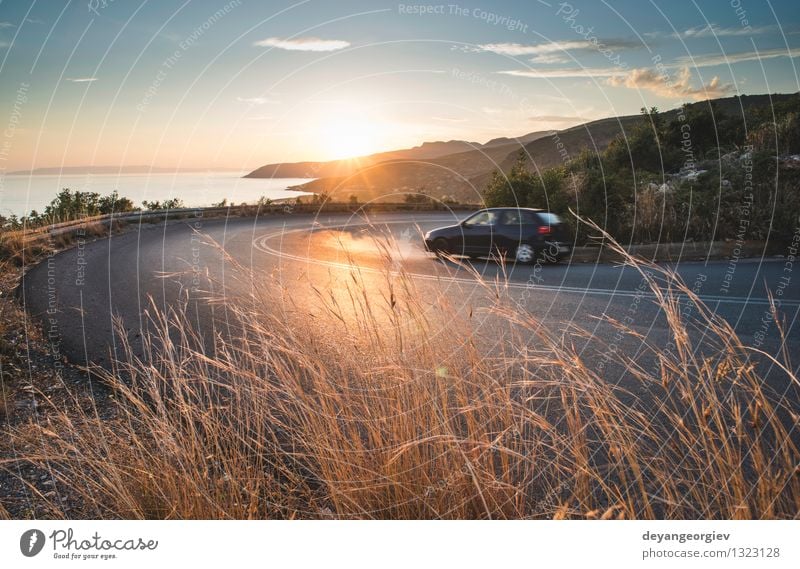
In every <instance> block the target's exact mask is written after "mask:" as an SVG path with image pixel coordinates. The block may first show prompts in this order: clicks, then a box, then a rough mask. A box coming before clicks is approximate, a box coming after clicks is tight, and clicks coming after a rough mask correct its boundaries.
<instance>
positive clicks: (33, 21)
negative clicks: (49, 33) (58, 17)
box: [25, 18, 44, 24]
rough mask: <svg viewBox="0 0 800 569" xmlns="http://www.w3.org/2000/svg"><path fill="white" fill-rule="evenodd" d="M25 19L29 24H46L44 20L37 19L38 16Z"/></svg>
mask: <svg viewBox="0 0 800 569" xmlns="http://www.w3.org/2000/svg"><path fill="white" fill-rule="evenodd" d="M25 21H26V22H28V23H29V24H44V22H43V21H41V20H37V19H36V18H25Z"/></svg>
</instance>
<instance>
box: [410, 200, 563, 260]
mask: <svg viewBox="0 0 800 569" xmlns="http://www.w3.org/2000/svg"><path fill="white" fill-rule="evenodd" d="M425 249H427V250H428V251H431V252H433V253H437V254H447V255H464V256H467V257H471V258H478V257H486V256H490V255H503V256H508V257H512V258H513V259H514V260H516V261H517V262H519V263H532V262H535V261H539V262H558V261H560V260H561V259H562V258H564V257H566V256H568V255H569V253H570V251H572V241H571V239H570V232H569V228H568V227H567V225H566V224H565V223H564V222H563V220H562V219H561V218H560V217H558V216H557V215H555V214H552V213H549V212H546V211H542V210H539V209H531V208H517V207H494V208H489V209H482V210H480V211H478V212H477V213H474V214H473V215H471V216H469V217H468V218H467V219H465V220H464V221H462V222H461V223H459V224H457V225H450V226H448V227H441V228H439V229H434V230H433V231H429V232H428V233H427V234H425Z"/></svg>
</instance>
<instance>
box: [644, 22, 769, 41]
mask: <svg viewBox="0 0 800 569" xmlns="http://www.w3.org/2000/svg"><path fill="white" fill-rule="evenodd" d="M778 31H779V28H778V26H774V25H770V26H734V27H727V28H724V27H722V26H719V25H717V24H707V25H705V26H695V27H693V28H688V29H686V30H683V31H678V32H647V33H646V34H645V35H646V36H649V37H651V38H658V37H662V38H663V37H670V38H677V39H691V38H712V37H737V36H759V35H764V34H774V33H777V32H778Z"/></svg>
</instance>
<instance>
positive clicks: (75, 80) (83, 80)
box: [65, 77, 98, 83]
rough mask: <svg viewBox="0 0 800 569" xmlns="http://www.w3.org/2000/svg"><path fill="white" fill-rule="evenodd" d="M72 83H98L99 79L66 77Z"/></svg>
mask: <svg viewBox="0 0 800 569" xmlns="http://www.w3.org/2000/svg"><path fill="white" fill-rule="evenodd" d="M65 79H66V80H67V81H69V82H70V83H91V82H92V81H97V79H98V78H97V77H65Z"/></svg>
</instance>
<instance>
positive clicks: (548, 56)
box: [531, 53, 571, 65]
mask: <svg viewBox="0 0 800 569" xmlns="http://www.w3.org/2000/svg"><path fill="white" fill-rule="evenodd" d="M570 61H571V59H570V58H569V57H568V56H566V55H564V54H561V53H542V54H540V55H537V56H535V57H532V58H531V62H532V63H543V64H545V65H551V64H554V63H569V62H570Z"/></svg>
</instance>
